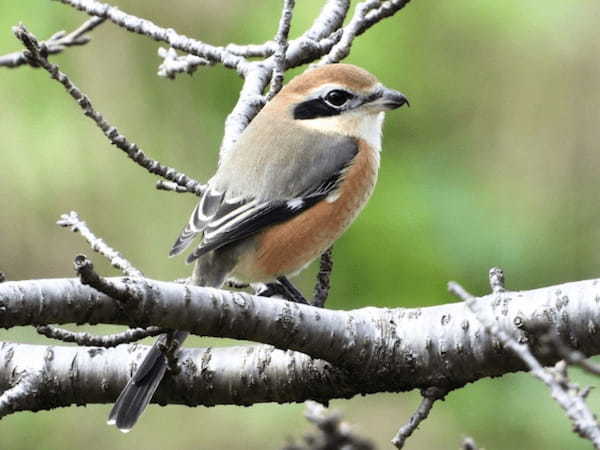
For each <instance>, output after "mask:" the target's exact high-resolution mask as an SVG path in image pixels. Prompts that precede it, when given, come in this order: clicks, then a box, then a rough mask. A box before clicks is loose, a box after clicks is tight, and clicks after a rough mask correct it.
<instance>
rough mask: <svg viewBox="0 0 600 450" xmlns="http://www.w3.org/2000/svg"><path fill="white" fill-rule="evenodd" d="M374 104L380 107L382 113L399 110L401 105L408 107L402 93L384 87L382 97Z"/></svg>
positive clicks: (408, 104)
mask: <svg viewBox="0 0 600 450" xmlns="http://www.w3.org/2000/svg"><path fill="white" fill-rule="evenodd" d="M374 103H376V104H377V105H378V106H381V107H382V109H383V110H384V111H391V110H392V109H397V108H400V107H401V106H402V105H406V106H410V103H409V102H408V99H407V98H406V96H405V95H404V94H403V93H401V92H398V91H395V90H393V89H388V88H386V87H384V88H383V94H382V96H381V97H380V98H379V99H377V100H376V101H375V102H374Z"/></svg>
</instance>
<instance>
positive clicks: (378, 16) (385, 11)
mask: <svg viewBox="0 0 600 450" xmlns="http://www.w3.org/2000/svg"><path fill="white" fill-rule="evenodd" d="M409 2H410V0H387V1H384V2H381V6H380V7H379V8H377V9H374V10H372V11H370V12H369V13H367V14H366V15H365V17H364V19H363V20H362V23H361V24H360V27H359V29H358V31H357V33H356V36H360V35H361V34H363V33H364V32H365V31H367V30H368V29H369V28H371V27H372V26H373V25H375V24H376V23H378V22H380V21H382V20H383V19H385V18H387V17H391V16H393V15H394V14H396V13H397V12H398V11H400V10H401V9H402V8H404V7H405V6H406V5H408V3H409Z"/></svg>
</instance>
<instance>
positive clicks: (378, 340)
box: [0, 278, 600, 406]
mask: <svg viewBox="0 0 600 450" xmlns="http://www.w3.org/2000/svg"><path fill="white" fill-rule="evenodd" d="M110 281H111V283H113V284H114V285H115V286H116V287H117V288H118V289H121V290H125V291H127V292H129V293H131V294H132V295H134V296H135V297H136V298H138V299H139V301H137V302H134V303H135V304H132V305H131V308H128V311H127V314H125V313H124V311H122V310H121V308H120V307H119V304H118V302H115V301H114V300H113V299H111V298H110V297H108V296H106V295H103V294H99V293H98V292H96V291H94V290H92V289H91V288H89V287H87V286H83V285H81V283H79V281H78V280H76V279H54V280H35V281H19V282H13V281H9V282H5V283H2V284H0V326H2V327H13V326H18V325H28V324H38V323H39V324H41V323H44V324H46V323H94V324H95V323H112V324H129V323H130V321H131V318H135V320H136V322H137V323H136V326H148V325H154V326H158V327H161V328H169V329H180V330H186V331H190V332H191V333H193V334H197V335H205V336H206V335H207V336H215V337H229V338H235V339H244V340H251V341H254V342H262V343H266V344H271V345H275V346H277V347H278V348H281V349H290V350H294V351H295V352H302V353H304V354H305V355H309V356H310V357H309V356H302V355H300V354H298V353H295V352H280V353H277V355H278V356H277V358H279V359H278V363H277V364H279V363H281V365H274V360H273V354H272V352H273V351H274V350H273V349H271V350H269V351H267V350H265V347H262V346H253V347H246V348H245V349H244V350H231V351H232V352H234V353H235V352H249V354H253V355H254V356H252V358H251V360H248V359H244V358H242V359H236V358H235V357H231V356H225V355H226V353H223V358H225V360H226V361H227V362H226V363H225V362H223V364H225V365H224V366H223V367H222V368H220V369H219V371H218V372H212V373H213V375H212V376H213V377H214V378H213V379H212V381H211V382H214V383H217V382H218V383H221V382H231V379H230V377H233V378H234V379H238V378H239V377H241V378H242V379H241V380H238V381H237V384H236V385H235V389H234V388H232V389H233V390H232V391H226V392H224V391H219V393H218V395H217V394H214V395H210V396H208V397H207V396H205V394H206V392H205V391H204V389H205V388H203V387H194V388H193V389H192V388H191V387H190V385H189V383H191V382H192V378H189V377H188V376H187V375H186V372H185V370H184V371H183V373H182V374H180V375H178V377H183V378H178V381H177V383H178V384H177V386H179V388H180V389H181V391H178V390H172V389H174V388H173V386H172V385H171V388H165V392H164V393H163V394H162V397H159V398H161V399H162V400H161V401H162V402H172V401H175V402H178V401H183V400H182V398H185V399H186V400H185V402H186V403H187V404H207V403H237V402H242V401H243V402H248V403H255V402H261V401H304V400H306V399H308V398H313V399H330V398H340V397H343V398H346V397H350V396H353V395H356V394H359V393H362V394H366V393H373V392H382V391H394V392H398V391H405V390H411V389H415V388H419V389H423V388H427V387H430V386H438V387H440V388H448V389H451V388H455V387H458V386H462V385H464V384H465V383H468V382H472V381H475V380H477V379H481V378H484V377H488V376H498V375H502V374H505V373H508V372H513V371H519V370H528V369H529V367H528V366H527V365H525V364H524V363H523V361H522V360H521V359H520V358H518V357H515V355H514V353H513V351H512V349H511V348H510V347H505V346H503V345H502V343H500V342H499V341H498V339H497V338H496V337H494V336H491V335H489V334H488V333H486V332H485V328H484V327H483V325H481V324H480V323H479V321H478V320H477V319H476V318H475V316H474V315H473V313H472V312H471V311H470V310H469V308H468V307H467V306H466V305H465V304H464V303H454V304H446V305H441V306H435V307H428V308H418V309H414V310H411V309H401V308H399V309H381V308H363V309H358V310H352V311H332V310H325V309H321V308H314V307H311V306H306V305H298V304H293V303H289V302H286V301H282V300H279V301H278V300H273V299H266V298H261V297H256V296H252V295H249V294H246V293H241V292H227V291H223V290H217V289H210V288H202V287H197V286H187V285H181V284H175V283H165V282H159V281H153V280H148V279H129V278H112V279H110ZM598 295H600V284H599V283H598V281H597V280H592V281H581V282H577V283H568V284H564V285H560V286H552V287H548V288H542V289H537V290H533V291H524V292H504V293H499V294H493V295H491V296H486V297H482V298H481V299H479V300H478V303H480V304H481V307H482V308H484V309H486V310H487V311H488V315H489V316H490V317H494V319H490V320H493V321H494V323H496V324H497V326H498V327H500V328H501V329H503V330H506V333H509V334H510V335H511V336H516V338H515V339H518V340H528V339H529V340H531V345H532V347H531V348H532V350H533V351H535V352H536V356H537V358H538V359H539V361H540V362H541V363H542V364H554V363H555V362H556V361H558V360H559V359H560V355H558V354H556V353H552V352H548V351H545V350H547V349H546V348H545V347H546V346H541V345H538V343H537V340H536V337H535V335H534V334H532V333H530V332H529V331H528V330H533V329H535V326H536V325H537V324H539V323H546V324H550V325H551V326H552V327H554V328H555V329H556V330H557V332H559V333H560V335H561V336H565V337H566V338H568V341H569V342H571V343H576V344H577V349H578V351H580V352H581V353H582V354H585V355H588V356H589V355H594V354H600V340H599V339H598V338H597V337H596V333H595V331H594V330H596V329H598V327H599V326H600V311H598V309H597V307H596V300H595V299H596V297H597V296H598ZM565 299H566V301H565ZM73 305H77V306H76V307H73ZM559 311H560V313H559ZM200 318H201V319H200ZM7 345H8V344H7ZM542 347H544V348H542ZM11 348H12V349H13V350H11V351H16V350H19V351H22V352H25V353H27V352H29V354H28V355H25V354H23V355H22V357H23V358H24V359H25V360H27V361H29V363H28V364H29V365H27V364H26V367H30V365H31V363H32V362H35V361H36V358H38V357H39V355H40V354H43V351H42V350H40V349H37V348H36V349H31V348H30V347H17V348H16V347H14V346H13V347H11ZM44 348H45V347H44ZM267 348H270V347H267ZM261 349H262V350H261ZM116 350H117V349H115V351H116ZM6 351H8V349H5V350H4V352H6ZM63 351H64V352H67V353H65V354H64V355H65V358H74V357H76V356H75V355H77V358H80V357H81V358H84V357H85V355H86V354H87V352H89V349H86V348H80V349H72V348H64V349H63V348H61V347H53V352H54V354H55V355H56V354H58V353H59V352H63ZM221 351H223V352H227V350H226V349H223V350H220V349H219V350H215V351H214V352H213V351H210V352H209V354H210V356H211V358H212V357H216V356H215V352H216V354H220V353H219V352H221ZM129 352H131V353H129ZM129 352H126V354H127V356H126V357H125V356H122V357H119V358H115V359H111V358H112V357H111V358H109V359H108V360H107V361H105V362H104V363H103V364H104V365H103V366H102V373H104V374H111V376H112V377H114V378H115V380H118V381H114V383H115V384H114V385H113V386H114V387H113V388H112V389H113V390H109V391H110V393H112V394H114V395H109V394H108V393H107V392H108V391H106V392H98V391H95V390H94V388H93V387H92V388H90V389H91V391H90V393H89V394H84V395H83V394H82V397H81V398H80V399H79V400H78V402H79V403H89V402H94V401H96V399H102V402H110V401H112V400H114V396H115V395H116V393H117V391H118V386H122V384H119V383H124V381H125V380H126V378H127V374H128V373H129V370H128V369H127V367H130V365H131V364H132V363H133V361H136V360H137V358H140V357H141V355H142V354H144V352H145V350H144V348H143V347H140V346H135V347H133V350H132V349H130V350H129ZM185 352H191V353H185ZM205 352H206V350H184V353H182V356H181V357H180V358H182V361H184V362H183V365H184V366H185V360H186V358H187V359H189V358H192V362H194V364H195V365H198V364H200V360H198V359H197V358H198V355H199V354H202V355H204V356H206V355H207V354H206V353H205ZM1 354H2V352H0V360H2V356H1ZM4 354H5V355H6V353H4ZM36 355H37V356H36ZM186 355H187V356H186ZM259 355H260V356H259ZM220 357H221V356H219V358H220ZM123 358H125V359H123ZM315 358H316V359H315ZM225 360H224V361H225ZM319 360H325V361H328V363H330V364H333V365H334V366H335V367H334V366H331V365H330V364H327V363H325V362H323V361H319ZM78 361H80V362H81V359H78ZM289 364H291V365H292V367H293V369H290V368H289V367H288V366H287V365H289ZM297 364H300V365H299V366H298V365H297ZM264 366H268V367H269V368H271V369H272V370H274V371H275V372H277V373H278V376H280V377H281V378H280V381H279V382H275V381H274V379H271V381H270V383H271V384H270V385H266V384H265V385H264V389H265V390H263V391H261V393H258V392H251V391H252V389H251V388H250V387H248V386H247V384H248V383H249V380H248V379H247V378H246V377H245V376H243V374H244V373H247V371H248V370H253V371H254V370H257V371H259V372H260V371H261V370H263V369H261V368H262V367H264ZM68 367H70V366H69V364H67V365H66V367H65V368H63V369H61V370H66V369H68ZM13 368H14V367H13V366H10V365H5V366H4V367H3V368H2V369H0V379H1V381H0V384H1V385H2V386H4V387H12V386H13V385H14V384H13V383H12V382H11V378H10V377H11V373H12V372H11V371H12V370H13ZM97 369H99V367H98V366H96V365H93V364H92V365H85V364H81V365H80V366H79V367H78V370H79V373H82V374H83V373H85V376H86V377H93V376H97V375H94V374H93V373H92V372H93V371H94V370H97ZM282 370H283V373H282V372H281V371H282ZM291 370H293V373H291V372H290V371H291ZM278 371H279V372H278ZM275 372H274V373H275ZM67 374H68V372H60V374H56V375H57V376H59V375H60V376H67ZM217 374H218V375H217ZM107 376H108V375H107ZM256 376H257V377H258V378H256V379H255V380H257V379H262V378H260V376H259V374H258V373H257V375H256ZM236 377H238V378H236ZM288 377H292V378H295V377H299V380H298V384H297V385H296V388H295V390H293V391H287V390H286V388H282V387H281V384H278V383H284V380H287V379H288ZM315 377H317V378H319V380H320V381H319V382H318V383H317V384H319V385H320V387H318V388H316V387H314V386H312V384H311V381H310V380H313V381H314V379H315ZM86 379H87V378H86ZM324 379H328V380H329V381H327V382H326V383H324V381H323V380H324ZM224 380H229V381H224ZM253 383H256V381H254V382H253ZM285 383H287V381H285ZM285 383H284V384H285ZM251 384H252V383H251ZM98 386H100V385H98ZM244 386H246V388H248V392H246V391H244V393H243V395H242V392H241V391H240V389H242V388H243V387H244ZM187 389H192V390H193V393H192V394H190V393H189V392H188V391H187ZM184 391H185V392H184ZM283 391H285V392H283ZM246 395H248V396H249V397H246ZM68 398H72V395H71V396H69V397H68ZM242 399H243V400H242ZM52 404H53V405H55V404H54V403H52ZM60 404H61V405H62V404H63V403H60ZM55 406H56V405H55Z"/></svg>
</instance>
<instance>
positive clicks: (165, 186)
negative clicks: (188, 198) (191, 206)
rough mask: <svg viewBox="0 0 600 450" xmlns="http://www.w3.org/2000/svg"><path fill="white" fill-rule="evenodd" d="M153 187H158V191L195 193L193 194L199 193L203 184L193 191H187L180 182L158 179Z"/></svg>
mask: <svg viewBox="0 0 600 450" xmlns="http://www.w3.org/2000/svg"><path fill="white" fill-rule="evenodd" d="M154 187H155V188H156V189H158V190H159V191H170V192H177V193H179V194H195V195H201V194H202V192H203V191H204V189H205V186H199V187H198V189H196V191H195V192H194V191H189V190H188V189H187V188H185V187H184V186H181V185H180V184H177V183H173V182H172V181H166V180H158V181H157V182H156V185H155V186H154Z"/></svg>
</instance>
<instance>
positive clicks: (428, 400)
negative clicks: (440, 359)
mask: <svg viewBox="0 0 600 450" xmlns="http://www.w3.org/2000/svg"><path fill="white" fill-rule="evenodd" d="M446 394H448V390H446V389H439V388H436V387H430V388H427V389H423V390H422V392H421V395H422V396H423V399H422V400H421V403H420V404H419V407H418V408H417V410H416V411H415V412H414V413H413V415H412V416H410V419H409V421H408V422H407V423H406V424H404V425H402V426H401V427H400V429H399V430H398V432H397V433H396V435H395V436H394V437H393V439H392V444H393V445H394V446H395V447H396V448H404V444H405V442H406V440H407V439H408V438H409V437H410V436H411V435H412V434H413V433H414V431H415V430H416V429H417V428H418V427H419V425H420V424H421V422H423V421H424V420H425V419H427V417H428V416H429V413H430V412H431V408H433V404H434V403H435V402H436V401H437V400H443V399H444V397H445V396H446Z"/></svg>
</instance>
